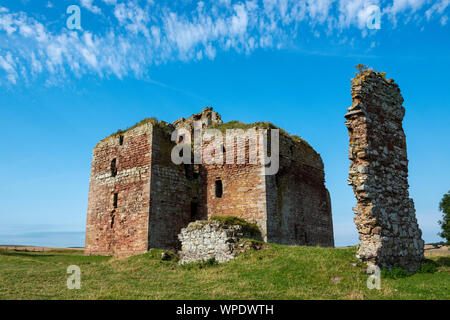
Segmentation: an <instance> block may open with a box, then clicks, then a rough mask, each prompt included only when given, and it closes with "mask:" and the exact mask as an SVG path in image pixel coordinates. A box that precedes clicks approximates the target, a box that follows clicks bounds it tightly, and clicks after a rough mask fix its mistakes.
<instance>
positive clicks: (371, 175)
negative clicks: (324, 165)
mask: <svg viewBox="0 0 450 320" xmlns="http://www.w3.org/2000/svg"><path fill="white" fill-rule="evenodd" d="M351 89H352V90H351V92H352V99H353V104H352V106H351V107H350V108H348V111H349V112H348V113H347V114H346V115H345V118H346V121H345V123H346V125H347V128H348V131H349V135H350V148H349V158H350V160H351V166H350V173H349V184H350V185H351V186H352V187H353V191H354V193H355V196H356V199H357V205H356V207H355V208H354V213H355V219H354V221H355V223H356V226H357V228H358V231H359V238H360V246H359V250H358V255H359V257H360V258H361V259H362V260H364V261H368V262H371V263H373V264H376V265H378V266H380V267H382V268H391V267H401V268H403V269H406V270H409V271H415V270H417V269H418V268H419V267H420V263H421V262H422V260H423V259H424V255H423V250H424V242H423V240H422V232H421V230H420V229H419V226H418V224H417V220H416V215H415V209H414V202H413V200H412V199H410V198H409V192H408V187H409V185H408V159H407V154H406V138H405V134H404V132H403V128H402V120H403V117H404V115H405V108H404V107H403V106H402V103H403V98H402V95H401V94H400V89H399V87H398V85H397V84H395V83H394V81H393V80H392V79H388V80H386V79H385V78H384V75H383V74H381V73H378V72H374V71H372V70H362V71H361V72H360V74H358V75H357V76H356V78H354V79H353V80H352V88H351Z"/></svg>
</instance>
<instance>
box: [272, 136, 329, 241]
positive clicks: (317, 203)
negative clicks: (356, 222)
mask: <svg viewBox="0 0 450 320" xmlns="http://www.w3.org/2000/svg"><path fill="white" fill-rule="evenodd" d="M266 189H267V230H268V231H267V234H268V239H267V240H268V241H269V242H276V243H282V244H291V245H292V244H295V245H320V246H327V247H333V246H334V237H333V222H332V217H331V200H330V196H329V193H328V190H327V189H326V188H325V177H324V171H323V162H322V159H321V157H320V155H319V154H318V153H317V152H315V151H314V150H313V148H311V147H310V146H309V145H307V144H306V143H305V142H304V141H299V140H294V139H292V138H290V137H287V136H285V135H280V169H279V171H278V173H277V174H276V175H273V176H267V177H266Z"/></svg>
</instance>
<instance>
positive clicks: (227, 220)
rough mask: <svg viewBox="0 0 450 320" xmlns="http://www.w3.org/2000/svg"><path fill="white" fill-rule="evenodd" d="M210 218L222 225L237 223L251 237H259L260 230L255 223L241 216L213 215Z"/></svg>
mask: <svg viewBox="0 0 450 320" xmlns="http://www.w3.org/2000/svg"><path fill="white" fill-rule="evenodd" d="M211 220H214V221H218V222H220V223H222V224H224V225H228V226H232V225H239V226H241V227H242V230H243V231H244V232H248V233H249V234H250V235H251V236H252V237H254V238H256V239H259V238H261V231H260V230H259V228H258V226H257V225H256V223H250V222H247V221H245V220H244V219H242V218H239V217H235V216H213V217H211Z"/></svg>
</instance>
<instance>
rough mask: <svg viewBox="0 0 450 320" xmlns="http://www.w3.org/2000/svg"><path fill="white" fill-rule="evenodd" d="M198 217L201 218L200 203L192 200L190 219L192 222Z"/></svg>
mask: <svg viewBox="0 0 450 320" xmlns="http://www.w3.org/2000/svg"><path fill="white" fill-rule="evenodd" d="M198 219H199V216H198V203H197V202H194V201H192V202H191V219H190V220H191V222H192V221H196V220H198Z"/></svg>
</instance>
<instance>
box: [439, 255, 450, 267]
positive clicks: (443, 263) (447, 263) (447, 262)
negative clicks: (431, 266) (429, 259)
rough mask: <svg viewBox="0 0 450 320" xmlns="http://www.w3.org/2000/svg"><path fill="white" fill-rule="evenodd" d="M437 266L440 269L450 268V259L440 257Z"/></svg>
mask: <svg viewBox="0 0 450 320" xmlns="http://www.w3.org/2000/svg"><path fill="white" fill-rule="evenodd" d="M436 264H437V265H438V266H440V267H450V257H439V258H437V259H436Z"/></svg>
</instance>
